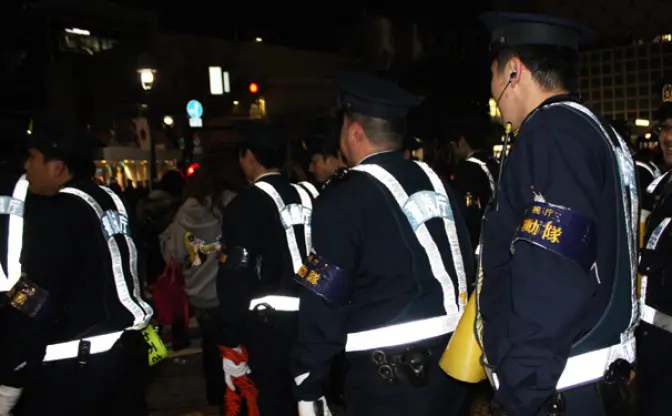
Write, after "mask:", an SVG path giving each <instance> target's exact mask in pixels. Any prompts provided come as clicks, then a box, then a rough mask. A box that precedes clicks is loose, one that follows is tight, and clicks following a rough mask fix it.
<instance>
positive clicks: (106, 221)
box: [100, 209, 129, 240]
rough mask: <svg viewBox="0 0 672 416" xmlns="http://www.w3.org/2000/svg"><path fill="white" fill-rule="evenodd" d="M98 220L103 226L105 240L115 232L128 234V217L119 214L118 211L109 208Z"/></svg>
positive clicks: (115, 233)
mask: <svg viewBox="0 0 672 416" xmlns="http://www.w3.org/2000/svg"><path fill="white" fill-rule="evenodd" d="M100 222H101V224H102V226H103V234H104V235H105V240H109V239H110V238H111V237H112V236H113V235H117V234H121V235H123V234H125V235H129V232H128V218H126V216H125V215H121V214H119V212H118V211H115V210H111V209H110V210H107V211H105V212H104V213H103V216H102V218H101V219H100Z"/></svg>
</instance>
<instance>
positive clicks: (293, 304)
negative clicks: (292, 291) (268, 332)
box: [250, 295, 301, 312]
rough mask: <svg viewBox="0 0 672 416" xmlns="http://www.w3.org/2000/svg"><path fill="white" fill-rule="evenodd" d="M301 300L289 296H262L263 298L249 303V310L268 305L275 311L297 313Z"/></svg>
mask: <svg viewBox="0 0 672 416" xmlns="http://www.w3.org/2000/svg"><path fill="white" fill-rule="evenodd" d="M300 304H301V300H300V299H299V298H295V297H291V296H277V295H271V296H264V297H263V298H256V299H252V300H251V301H250V310H251V311H253V310H255V309H256V308H257V307H258V306H263V305H268V306H270V307H271V308H273V309H275V310H276V311H282V312H297V311H298V310H299V306H300Z"/></svg>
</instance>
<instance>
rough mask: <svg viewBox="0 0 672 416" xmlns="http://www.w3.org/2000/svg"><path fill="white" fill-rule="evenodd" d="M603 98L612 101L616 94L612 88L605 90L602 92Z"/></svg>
mask: <svg viewBox="0 0 672 416" xmlns="http://www.w3.org/2000/svg"><path fill="white" fill-rule="evenodd" d="M602 98H603V99H612V98H614V92H613V91H612V89H611V88H605V89H603V90H602Z"/></svg>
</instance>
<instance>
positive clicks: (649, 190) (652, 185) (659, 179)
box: [646, 170, 672, 194]
mask: <svg viewBox="0 0 672 416" xmlns="http://www.w3.org/2000/svg"><path fill="white" fill-rule="evenodd" d="M670 172H672V170H668V171H667V172H665V173H663V174H662V175H660V176H659V177H657V178H656V179H655V180H654V181H653V182H651V183H650V184H649V186H648V187H647V188H646V192H647V193H650V194H652V193H654V192H656V188H658V185H659V184H660V183H661V182H662V181H664V180H665V178H667V176H668V175H669V174H670Z"/></svg>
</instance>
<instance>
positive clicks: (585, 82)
mask: <svg viewBox="0 0 672 416" xmlns="http://www.w3.org/2000/svg"><path fill="white" fill-rule="evenodd" d="M579 88H580V89H581V90H582V91H587V90H588V89H590V80H589V79H588V78H581V81H580V87H579Z"/></svg>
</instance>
